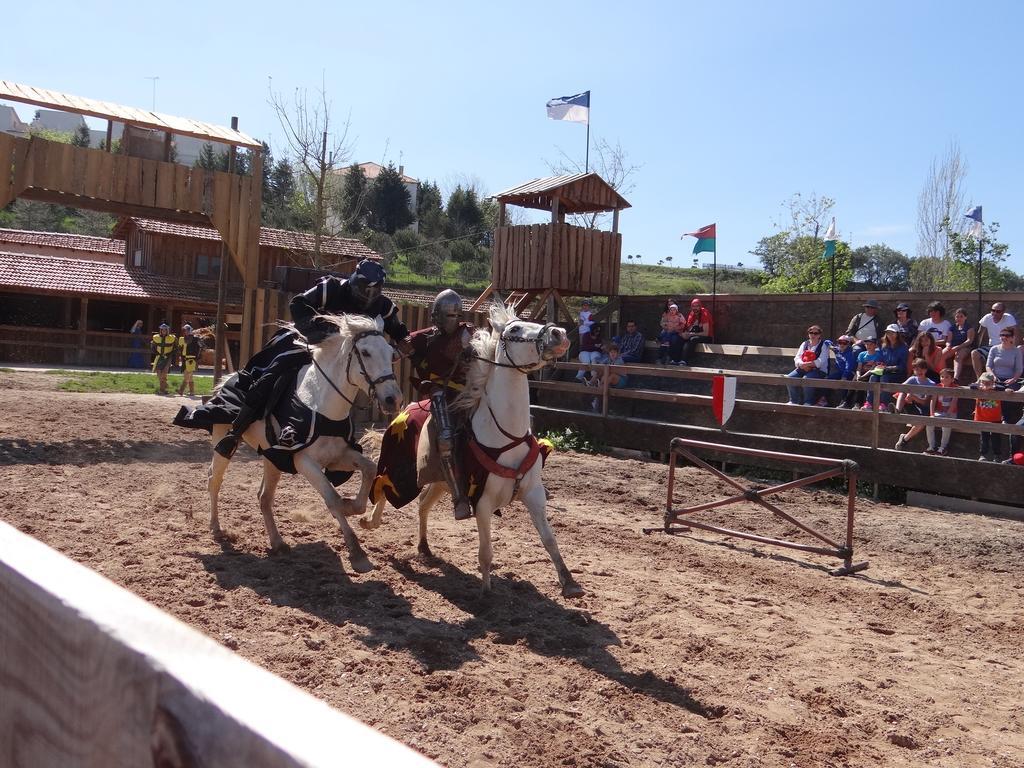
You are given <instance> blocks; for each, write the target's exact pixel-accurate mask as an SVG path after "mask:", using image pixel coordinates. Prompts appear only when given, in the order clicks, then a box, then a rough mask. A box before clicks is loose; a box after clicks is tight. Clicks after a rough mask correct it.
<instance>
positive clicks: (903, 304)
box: [893, 301, 910, 312]
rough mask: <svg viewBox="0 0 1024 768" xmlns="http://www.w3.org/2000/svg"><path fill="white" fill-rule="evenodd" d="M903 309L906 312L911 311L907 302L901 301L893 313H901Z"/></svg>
mask: <svg viewBox="0 0 1024 768" xmlns="http://www.w3.org/2000/svg"><path fill="white" fill-rule="evenodd" d="M901 309H902V310H904V311H906V312H909V311H910V305H909V304H907V302H905V301H901V302H900V303H899V304H897V305H896V309H894V310H893V312H899V311H900V310H901Z"/></svg>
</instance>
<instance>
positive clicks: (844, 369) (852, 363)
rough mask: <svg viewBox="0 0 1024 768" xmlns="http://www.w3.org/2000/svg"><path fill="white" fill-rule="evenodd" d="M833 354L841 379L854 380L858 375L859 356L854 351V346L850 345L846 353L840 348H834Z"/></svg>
mask: <svg viewBox="0 0 1024 768" xmlns="http://www.w3.org/2000/svg"><path fill="white" fill-rule="evenodd" d="M832 352H833V353H834V354H835V356H836V369H837V370H838V371H839V378H841V379H852V378H853V377H854V374H856V373H857V355H856V353H855V352H854V351H853V345H852V344H848V345H847V347H846V351H845V352H844V351H842V350H841V349H839V347H837V346H833V347H832Z"/></svg>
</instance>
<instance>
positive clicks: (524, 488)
mask: <svg viewBox="0 0 1024 768" xmlns="http://www.w3.org/2000/svg"><path fill="white" fill-rule="evenodd" d="M490 321H491V330H490V331H486V330H479V331H477V332H476V334H475V336H474V338H473V341H472V346H473V351H474V353H475V356H476V360H475V361H474V362H473V363H472V364H471V366H470V370H469V372H468V375H467V382H466V388H465V390H464V391H463V393H462V394H460V395H459V397H458V398H457V399H456V401H455V403H454V404H453V409H454V410H460V409H464V410H467V411H469V412H470V413H471V416H470V430H469V435H468V439H470V440H476V441H477V442H478V443H479V444H480V445H481V446H484V447H488V448H494V449H502V448H507V450H505V451H504V452H502V453H501V454H500V455H499V456H498V458H497V463H498V464H499V465H500V466H501V467H502V468H505V470H504V471H503V473H502V474H506V475H511V477H503V476H501V475H499V474H495V473H493V472H492V473H491V474H490V475H489V476H488V477H487V481H486V484H485V485H484V489H483V493H482V495H481V496H480V498H479V500H478V501H477V503H476V506H475V513H476V525H477V530H478V532H479V536H480V550H479V556H480V574H481V579H482V587H483V590H484V591H485V592H487V591H489V590H490V588H491V561H492V558H493V554H494V553H493V550H492V548H491V522H492V517H493V514H494V512H495V510H498V509H501V508H502V507H506V506H508V505H509V504H510V503H511V502H512V500H513V499H519V500H521V501H522V502H523V504H525V505H526V508H527V509H528V510H529V512H530V519H531V520H532V521H533V525H534V526H535V527H536V529H537V532H538V533H539V534H540V538H541V541H542V542H543V543H544V548H545V549H546V550H547V552H548V555H549V556H550V557H551V560H552V562H553V563H554V565H555V571H556V572H557V574H558V581H559V584H561V586H562V595H563V596H564V597H579V596H581V595H582V594H583V588H582V587H580V585H579V584H577V583H576V580H575V579H574V578H573V577H572V574H570V573H569V569H568V568H567V567H566V565H565V561H564V560H562V555H561V553H560V552H559V551H558V543H557V542H556V541H555V535H554V533H553V532H552V530H551V525H550V524H549V523H548V518H547V512H546V506H547V493H546V492H545V490H544V485H543V484H542V483H541V465H542V461H541V460H540V459H539V458H537V456H536V453H535V449H534V447H533V446H535V442H534V441H533V439H532V435H531V434H530V388H529V382H528V380H527V374H528V373H530V372H531V371H536V370H539V369H540V368H543V367H544V366H545V365H546V364H547V363H548V362H550V361H551V360H553V359H554V358H556V357H560V356H561V355H563V354H565V351H566V349H567V348H568V346H569V339H568V337H567V335H566V333H565V331H564V330H562V329H561V328H559V327H557V326H555V325H553V324H551V323H549V324H547V325H540V324H538V323H529V322H525V321H523V320H520V319H519V318H518V317H516V315H515V313H514V312H512V311H511V310H510V309H508V308H506V307H504V306H503V305H501V304H497V303H495V304H493V305H492V306H491V308H490ZM426 434H427V432H426V427H424V430H423V431H422V432H421V433H420V436H421V439H423V438H424V436H425V435H426ZM510 445H511V447H508V446H510ZM531 454H532V456H533V459H534V462H533V464H532V465H531V466H530V467H529V469H527V470H526V471H525V473H523V472H521V471H519V470H520V468H521V467H522V465H523V463H524V460H525V459H527V458H528V456H530V455H531ZM517 474H518V475H521V477H519V478H518V479H516V475H517ZM446 492H448V485H447V483H445V482H443V481H442V482H435V483H431V484H430V485H427V486H426V487H425V488H422V489H421V490H420V494H419V497H418V502H419V545H418V550H419V552H420V553H421V554H422V555H423V556H425V557H430V556H431V552H430V546H429V545H428V544H427V516H428V515H429V514H430V510H431V509H432V508H433V506H434V505H435V504H436V503H437V501H438V499H440V498H441V496H442V495H444V494H445V493H446ZM385 503H386V500H385V498H384V496H383V494H381V496H380V498H379V499H377V501H376V506H375V507H374V509H373V513H372V515H371V516H370V517H369V519H367V518H361V519H360V520H359V524H360V525H361V526H362V527H363V528H366V529H368V530H372V529H374V528H377V527H378V526H379V525H380V524H381V518H382V516H383V512H384V505H385Z"/></svg>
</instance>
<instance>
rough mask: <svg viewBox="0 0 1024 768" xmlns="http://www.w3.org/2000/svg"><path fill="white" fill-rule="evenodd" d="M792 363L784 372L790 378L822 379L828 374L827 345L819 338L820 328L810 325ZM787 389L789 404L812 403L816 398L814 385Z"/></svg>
mask: <svg viewBox="0 0 1024 768" xmlns="http://www.w3.org/2000/svg"><path fill="white" fill-rule="evenodd" d="M793 364H794V365H795V366H796V367H795V368H794V369H793V370H792V371H790V372H789V373H788V374H786V375H787V376H788V377H789V378H791V379H803V378H807V379H824V378H825V376H826V375H827V374H828V347H827V346H825V340H824V339H822V338H821V328H820V327H819V326H817V325H812V326H811V327H810V328H808V329H807V341H805V342H803V343H801V344H800V348H799V349H797V351H796V355H794V356H793ZM787 389H788V390H789V404H790V405H800V403H803V404H804V405H814V403H815V402H816V401H817V399H818V390H817V389H816V388H815V387H803V392H802V393H801V392H800V389H801V388H800V387H787Z"/></svg>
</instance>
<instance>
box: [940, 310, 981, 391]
mask: <svg viewBox="0 0 1024 768" xmlns="http://www.w3.org/2000/svg"><path fill="white" fill-rule="evenodd" d="M953 320H954V323H953V328H952V329H951V330H950V334H951V335H950V339H949V341H948V342H947V343H946V347H945V349H943V350H942V356H943V360H944V364H945V365H948V364H949V361H950V359H952V361H953V379H954V380H955V381H960V374H961V373H962V372H963V369H964V363H966V362H967V361H968V360H970V359H971V349H972V348H973V347H974V335H975V334H974V328H973V327H972V326H969V325H968V324H967V310H966V309H964V308H963V307H958V308H957V310H956V312H955V313H953Z"/></svg>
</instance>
